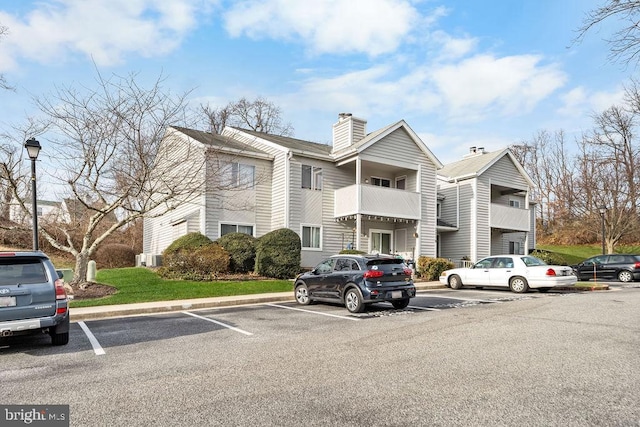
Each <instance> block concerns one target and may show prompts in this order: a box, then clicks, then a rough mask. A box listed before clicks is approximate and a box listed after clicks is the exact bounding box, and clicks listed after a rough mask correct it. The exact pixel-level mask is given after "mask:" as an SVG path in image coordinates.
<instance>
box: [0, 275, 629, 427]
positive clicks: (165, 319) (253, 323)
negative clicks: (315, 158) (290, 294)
mask: <svg viewBox="0 0 640 427" xmlns="http://www.w3.org/2000/svg"><path fill="white" fill-rule="evenodd" d="M612 288H613V290H612V291H606V292H584V293H576V292H550V293H548V294H540V293H536V292H531V293H527V294H524V295H518V294H513V293H510V292H508V291H502V290H491V289H485V290H474V289H464V290H460V291H452V290H450V289H438V290H431V291H425V292H419V294H418V297H416V298H414V299H413V300H412V301H411V304H410V306H409V307H407V308H406V309H403V310H396V309H394V308H393V307H392V306H391V305H390V304H386V303H385V304H379V305H375V306H372V307H369V309H368V310H367V311H366V312H364V313H361V314H357V315H354V314H350V313H349V312H348V311H347V310H346V309H345V308H344V307H342V306H338V305H327V304H313V305H310V306H304V307H303V306H299V305H296V304H295V303H293V302H277V303H265V304H256V305H246V306H235V307H224V308H216V309H202V310H182V311H178V312H172V313H163V314H153V315H142V316H133V317H122V318H109V319H99V320H86V321H82V322H74V323H72V325H71V339H70V343H69V345H67V346H63V347H52V346H50V344H49V342H50V341H49V338H48V337H47V336H39V337H12V338H11V339H5V340H2V341H0V362H1V364H2V369H1V370H0V383H1V384H2V394H1V396H2V398H1V400H2V401H3V403H10V404H69V405H70V406H71V425H87V426H89V425H96V424H100V425H107V424H108V425H190V426H191V425H247V424H259V425H300V424H305V425H327V424H329V425H410V424H412V425H523V424H524V425H639V423H640V410H639V409H638V408H637V405H636V396H637V395H638V393H640V374H639V373H638V370H637V365H638V363H640V357H639V356H638V352H637V348H638V347H639V345H640V333H639V329H638V324H640V318H639V316H638V310H637V304H638V303H640V291H638V289H637V285H636V287H635V288H634V287H633V286H629V285H625V286H622V285H615V284H613V286H612Z"/></svg>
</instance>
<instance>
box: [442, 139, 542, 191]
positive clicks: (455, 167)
mask: <svg viewBox="0 0 640 427" xmlns="http://www.w3.org/2000/svg"><path fill="white" fill-rule="evenodd" d="M505 156H507V157H508V158H509V160H510V161H511V162H512V163H513V165H514V166H515V167H516V169H518V172H520V174H521V175H522V176H523V177H524V178H525V180H526V181H527V183H528V184H529V185H531V186H533V181H532V180H531V178H530V177H529V174H528V173H527V172H526V171H525V170H524V168H523V167H522V165H521V164H520V162H518V160H517V159H516V158H515V156H514V155H513V153H512V152H511V150H509V149H508V148H505V149H503V150H498V151H492V152H490V153H484V154H477V155H473V156H470V157H466V158H464V159H462V160H458V161H457V162H453V163H449V164H448V165H445V166H444V167H442V169H439V170H438V171H437V174H438V176H440V177H441V178H444V179H446V180H450V181H453V180H456V179H457V180H460V179H470V178H477V177H479V176H480V175H482V174H483V173H485V172H486V171H487V170H489V169H490V168H491V167H492V166H493V165H494V164H496V163H497V162H498V161H499V160H500V159H502V158H503V157H505Z"/></svg>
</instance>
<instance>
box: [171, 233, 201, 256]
mask: <svg viewBox="0 0 640 427" xmlns="http://www.w3.org/2000/svg"><path fill="white" fill-rule="evenodd" d="M211 243H212V240H211V239H210V238H208V237H207V236H205V235H204V234H202V233H198V232H194V233H188V234H185V235H184V236H182V237H179V238H177V239H176V240H174V241H173V242H172V243H171V244H170V245H169V246H167V249H165V250H164V252H162V255H163V257H164V256H167V255H171V254H174V253H177V252H180V251H181V250H192V249H197V248H201V247H203V246H207V245H210V244H211Z"/></svg>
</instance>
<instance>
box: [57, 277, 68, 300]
mask: <svg viewBox="0 0 640 427" xmlns="http://www.w3.org/2000/svg"><path fill="white" fill-rule="evenodd" d="M55 285H56V299H67V291H65V290H64V282H63V281H62V279H58V280H56V283H55Z"/></svg>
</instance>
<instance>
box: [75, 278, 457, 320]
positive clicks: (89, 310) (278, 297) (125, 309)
mask: <svg viewBox="0 0 640 427" xmlns="http://www.w3.org/2000/svg"><path fill="white" fill-rule="evenodd" d="M415 285H416V289H417V290H425V289H438V288H444V286H443V285H442V284H441V283H440V282H416V283H415ZM283 301H294V298H293V291H291V292H278V293H270V294H253V295H236V296H230V297H215V298H195V299H188V300H174V301H157V302H143V303H138V304H119V305H102V306H98V307H80V308H73V307H72V308H71V309H70V312H71V321H72V322H80V321H84V320H95V319H104V318H108V317H123V316H135V315H140V314H152V313H166V312H172V311H183V310H197V309H200V308H217V307H229V306H234V305H247V304H264V303H268V302H283Z"/></svg>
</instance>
